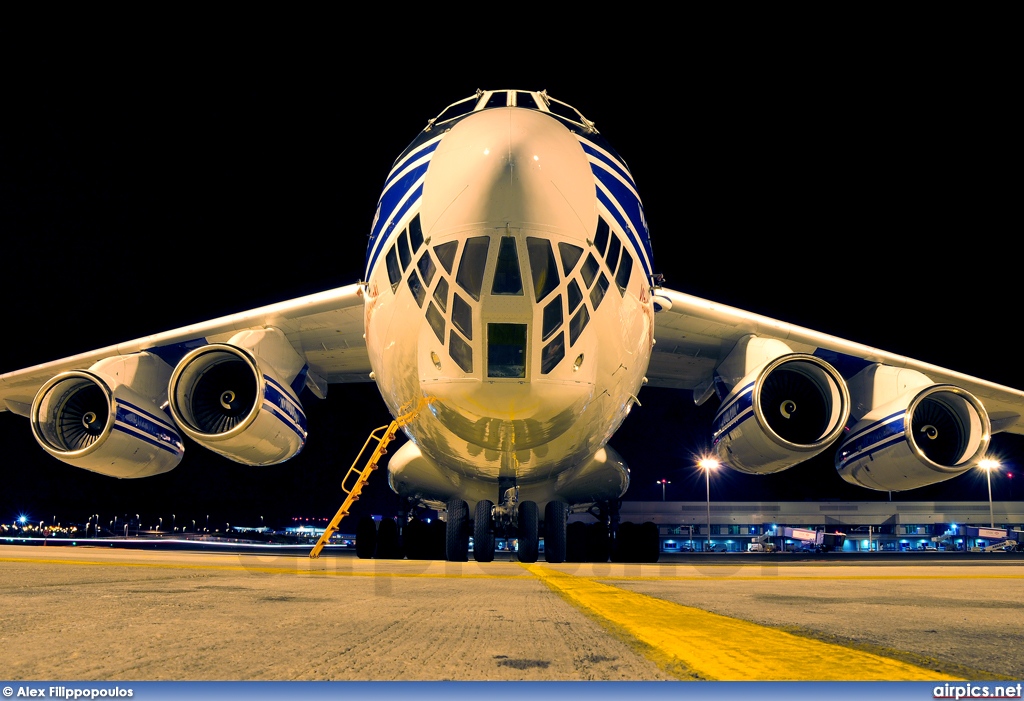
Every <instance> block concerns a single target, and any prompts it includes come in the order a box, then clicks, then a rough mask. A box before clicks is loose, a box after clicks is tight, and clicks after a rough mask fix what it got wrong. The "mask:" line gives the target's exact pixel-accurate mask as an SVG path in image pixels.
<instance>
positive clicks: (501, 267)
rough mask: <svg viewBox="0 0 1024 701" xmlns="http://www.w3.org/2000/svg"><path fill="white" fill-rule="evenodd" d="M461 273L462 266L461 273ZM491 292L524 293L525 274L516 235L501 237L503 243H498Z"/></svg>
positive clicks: (460, 269) (460, 272)
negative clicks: (520, 263) (520, 267)
mask: <svg viewBox="0 0 1024 701" xmlns="http://www.w3.org/2000/svg"><path fill="white" fill-rule="evenodd" d="M463 260H465V258H463ZM461 274H462V268H461V266H460V267H459V275H461ZM467 292H468V290H467ZM491 294H492V295H521V294H523V276H522V274H521V273H520V271H519V253H518V252H517V250H516V239H515V237H514V236H502V237H501V243H500V244H499V245H498V264H497V265H496V266H494V282H493V283H491Z"/></svg>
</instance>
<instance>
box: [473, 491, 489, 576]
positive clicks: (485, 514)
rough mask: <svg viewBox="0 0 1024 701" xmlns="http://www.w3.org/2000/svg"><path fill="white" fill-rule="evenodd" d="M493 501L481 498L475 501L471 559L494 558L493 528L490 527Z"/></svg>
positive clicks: (487, 560)
mask: <svg viewBox="0 0 1024 701" xmlns="http://www.w3.org/2000/svg"><path fill="white" fill-rule="evenodd" d="M493 506H494V502H492V501H489V500H487V499H481V500H480V501H478V502H477V503H476V518H474V519H473V559H474V560H476V561H477V562H491V561H493V560H494V529H493V528H492V527H491V507H493Z"/></svg>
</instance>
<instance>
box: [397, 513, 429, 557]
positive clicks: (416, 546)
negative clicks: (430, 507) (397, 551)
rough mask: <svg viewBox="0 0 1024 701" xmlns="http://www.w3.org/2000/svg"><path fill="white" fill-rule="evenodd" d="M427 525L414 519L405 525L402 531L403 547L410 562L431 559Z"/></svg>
mask: <svg viewBox="0 0 1024 701" xmlns="http://www.w3.org/2000/svg"><path fill="white" fill-rule="evenodd" d="M428 536H429V533H428V530H427V524H425V523H424V522H423V521H422V520H421V519H418V518H414V519H412V520H411V521H409V523H407V524H405V529H403V531H402V545H403V546H404V549H405V556H406V557H407V558H409V559H410V560H425V559H427V558H428V557H429V551H428V547H429V542H430V541H429V540H428Z"/></svg>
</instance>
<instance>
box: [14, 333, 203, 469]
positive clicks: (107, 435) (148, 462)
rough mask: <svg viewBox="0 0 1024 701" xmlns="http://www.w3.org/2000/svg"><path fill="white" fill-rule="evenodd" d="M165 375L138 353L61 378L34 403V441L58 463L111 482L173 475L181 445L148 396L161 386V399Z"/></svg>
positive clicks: (153, 359) (162, 368) (157, 363)
mask: <svg viewBox="0 0 1024 701" xmlns="http://www.w3.org/2000/svg"><path fill="white" fill-rule="evenodd" d="M169 371H170V368H169V367H167V365H166V364H165V363H163V361H161V360H159V359H158V358H156V357H155V356H150V355H148V354H145V353H143V354H139V355H135V356H129V357H126V358H120V357H118V358H110V359H108V360H104V361H101V362H100V363H97V364H96V365H94V366H93V367H92V368H90V369H89V370H76V371H72V372H64V373H61V374H59V375H57V376H56V377H53V378H52V379H50V380H49V381H47V382H46V383H45V384H43V386H42V387H40V388H39V391H38V392H37V393H36V396H35V398H34V399H33V400H32V408H31V411H30V415H29V418H30V423H31V426H32V435H34V436H35V438H36V441H38V442H39V445H41V446H42V447H43V449H44V450H45V451H46V452H47V453H49V454H50V455H52V456H53V457H55V458H57V459H58V460H60V461H61V462H65V463H67V464H68V465H73V466H75V467H81V468H83V469H86V470H91V471H92V472H98V473H100V474H103V475H108V476H110V477H121V478H133V477H150V476H152V475H159V474H161V473H164V472H167V471H169V470H172V469H174V468H175V467H177V466H178V463H180V462H181V458H182V456H183V455H184V452H185V446H184V443H183V442H182V439H181V436H180V435H179V433H178V431H177V429H176V428H175V427H174V425H173V424H172V423H171V421H170V420H169V418H168V416H167V414H166V413H165V412H164V411H162V410H160V409H159V408H158V406H157V404H156V402H155V401H154V399H153V396H154V394H155V393H154V392H152V391H150V390H152V389H153V385H154V384H156V383H159V384H160V385H161V389H160V391H161V392H162V386H166V385H165V384H164V383H166V379H167V374H168V373H169ZM125 381H127V382H128V383H129V384H125V383H124V382H125Z"/></svg>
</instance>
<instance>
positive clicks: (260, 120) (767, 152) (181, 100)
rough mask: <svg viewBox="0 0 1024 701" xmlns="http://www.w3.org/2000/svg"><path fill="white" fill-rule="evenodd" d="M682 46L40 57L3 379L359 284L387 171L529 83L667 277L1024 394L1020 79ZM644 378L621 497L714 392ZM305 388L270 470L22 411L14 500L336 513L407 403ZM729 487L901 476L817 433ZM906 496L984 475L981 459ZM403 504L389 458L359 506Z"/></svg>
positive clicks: (673, 452)
mask: <svg viewBox="0 0 1024 701" xmlns="http://www.w3.org/2000/svg"><path fill="white" fill-rule="evenodd" d="M878 51H881V52H882V53H881V54H879V53H878ZM683 58H684V57H681V58H680V62H679V65H678V66H676V67H673V68H671V70H668V69H667V67H666V66H665V65H664V64H662V63H661V62H660V61H657V62H655V61H651V62H649V63H646V64H645V63H644V62H643V61H639V62H638V63H637V64H636V65H634V66H631V67H630V70H629V71H627V72H626V73H625V74H623V73H620V74H619V75H618V77H615V76H614V75H613V74H607V73H603V72H601V71H600V70H599V67H598V66H593V65H592V66H584V65H581V64H580V63H579V62H577V61H569V60H561V61H555V62H554V63H553V64H552V65H550V66H544V67H536V68H517V69H516V68H510V67H509V65H504V66H494V65H488V64H487V63H486V62H484V63H483V64H481V65H477V66H473V65H471V63H472V62H469V61H465V62H460V63H459V64H457V65H450V66H445V65H440V66H438V65H435V66H431V67H429V70H427V69H428V67H427V66H419V67H416V66H409V67H407V69H408V71H407V72H406V73H405V74H404V76H405V77H404V78H397V77H396V76H395V75H392V74H382V73H381V72H379V71H372V70H364V69H363V64H364V62H365V60H364V59H365V57H364V56H362V55H359V54H357V53H356V52H355V51H354V49H331V50H330V51H326V52H325V53H324V54H323V55H314V54H312V53H311V54H308V55H307V54H304V53H301V52H299V53H287V54H284V53H281V54H276V53H275V54H272V55H271V54H267V55H265V56H263V57H262V58H260V59H253V58H252V57H251V56H246V55H237V56H233V57H232V58H229V59H220V60H211V61H209V62H206V63H205V64H203V65H202V67H201V68H199V67H194V66H193V67H185V66H184V65H183V64H180V63H179V62H177V61H176V60H174V59H173V57H171V58H166V57H165V58H161V59H159V60H157V59H148V58H146V56H145V55H143V56H137V55H136V56H134V57H133V58H132V60H123V58H122V59H118V60H111V61H110V62H109V64H106V63H105V64H103V65H96V64H95V63H92V62H83V63H81V64H79V63H75V62H72V63H66V64H62V65H60V66H59V67H57V66H54V67H52V68H48V67H45V66H44V67H40V68H39V69H38V70H39V71H40V73H39V74H37V75H34V76H32V78H33V79H31V80H25V81H23V82H21V83H17V84H15V85H13V86H11V87H9V88H8V90H7V92H6V93H5V97H6V100H5V102H6V108H5V114H4V118H5V121H4V122H3V124H4V126H2V128H0V129H2V131H0V232H2V233H3V240H4V253H3V265H2V266H0V269H2V282H3V289H4V291H5V299H6V304H5V311H6V314H5V316H6V318H5V324H4V328H3V331H2V332H0V339H2V342H0V372H6V371H10V370H14V369H17V368H20V367H25V366H28V365H33V364H36V363H41V362H46V361H50V360H53V359H56V358H60V357H63V356H66V355H70V354H74V353H77V352H81V351H85V350H89V349H92V348H95V347H98V346H102V345H107V344H111V343H115V342H119V341H124V340H128V339H133V338H136V337H139V336H142V335H145V334H149V333H154V332H159V331H163V330H167V329H171V328H175V327H178V326H182V325H185V324H188V323H192V322H197V321H202V320H206V319H209V318H213V317H216V316H220V315H224V314H229V313H234V312H238V311H242V310H245V309H250V308H253V307H256V306H260V305H263V304H268V303H272V302H277V301H281V300H284V299H289V298H292V297H296V296H300V295H303V294H307V293H311V292H315V291H319V290H323V289H328V288H331V287H335V286H339V285H343V284H347V283H350V282H354V281H356V280H357V279H359V277H360V275H361V272H362V263H363V255H364V250H365V245H366V240H367V234H368V232H369V228H370V223H371V221H372V219H373V214H374V209H375V206H376V202H377V197H378V195H379V191H380V187H381V186H382V185H383V182H384V178H385V176H386V174H387V172H388V170H389V169H390V167H391V164H392V162H393V160H394V158H395V157H396V156H398V154H399V153H400V152H401V151H402V149H403V148H404V147H405V146H406V145H407V144H408V143H409V142H410V141H411V140H412V139H413V138H414V137H415V136H416V134H417V133H418V131H419V130H420V129H422V128H423V126H425V124H426V120H427V119H429V118H431V117H433V116H435V115H436V114H437V113H439V112H440V111H441V110H442V109H443V108H444V107H445V106H446V105H448V104H449V103H451V102H454V101H456V100H458V99H461V98H463V97H466V96H468V95H470V94H471V93H473V91H474V90H476V89H477V88H486V89H490V88H519V89H547V90H548V92H549V94H551V95H552V96H553V97H556V98H558V99H560V100H563V101H565V102H568V103H570V104H572V105H573V106H575V107H577V108H578V109H579V110H580V111H581V112H582V113H583V114H584V115H585V116H587V117H588V118H589V119H591V120H593V121H594V122H596V125H597V128H598V130H600V131H601V132H602V133H603V134H604V135H605V137H607V138H608V140H609V141H610V142H611V143H612V145H613V146H615V148H616V149H617V150H618V151H619V153H620V154H621V155H622V156H623V157H624V158H625V160H626V162H627V163H628V164H629V166H630V168H631V170H632V173H633V176H634V178H635V180H636V182H637V186H638V189H639V192H640V196H641V198H642V200H643V202H644V205H645V209H646V216H647V220H648V223H649V226H650V231H651V237H652V242H653V247H654V252H655V269H656V271H658V272H661V273H663V274H664V276H665V281H666V285H667V286H670V287H672V288H675V289H678V290H681V291H684V292H688V293H691V294H696V295H699V296H702V297H707V298H710V299H713V300H716V301H720V302H724V303H727V304H731V305H733V306H737V307H740V308H744V309H748V310H750V311H754V312H757V313H761V314H766V315H769V316H772V317H775V318H779V319H782V320H785V321H789V322H793V323H796V324H800V325H804V326H808V327H811V328H814V329H817V330H821V331H824V332H827V333H831V334H835V335H837V336H841V337H844V338H849V339H851V340H854V341H858V342H862V343H866V344H869V345H873V346H877V347H880V348H884V349H886V350H889V351H893V352H897V353H902V354H905V355H909V356H912V357H915V358H919V359H921V360H925V361H928V362H932V363H936V364H939V365H943V366H946V367H949V368H952V369H956V370H959V371H962V372H966V373H969V374H973V375H977V376H979V377H983V378H985V379H988V380H992V381H995V382H1000V383H1004V384H1008V385H1011V386H1016V387H1024V370H1022V368H1021V363H1020V361H1019V351H1018V348H1019V342H1018V341H1017V340H1016V339H1017V337H1018V336H1019V331H1018V329H1017V328H1016V327H1017V325H1018V323H1019V318H1020V313H1019V309H1020V304H1019V299H1020V293H1019V290H1020V287H1021V286H1020V282H1019V277H1020V265H1019V263H1018V259H1019V253H1018V245H1017V243H1016V241H1015V239H1017V238H1018V237H1019V235H1020V231H1021V226H1020V215H1019V210H1018V209H1017V208H1016V207H1014V206H1013V205H1014V203H1015V200H1016V199H1017V196H1018V193H1017V190H1018V189H1019V185H1017V180H1018V179H1017V178H1011V177H1009V176H1008V173H1007V166H1006V165H1004V164H1008V163H1018V162H1019V161H1020V159H1019V157H1018V156H1019V153H1018V152H1019V150H1020V144H1019V135H1018V131H1019V130H1018V128H1017V127H1016V126H1014V127H1013V128H1011V123H1010V117H1009V115H1010V114H1011V111H1010V110H1009V108H1008V105H1007V104H1004V102H1003V101H1004V100H1008V99H1009V96H1007V97H1005V98H1004V97H1002V94H1003V93H1004V92H1005V91H998V90H994V89H993V82H994V81H993V80H992V79H991V78H988V79H983V78H979V77H978V75H977V73H973V72H971V71H969V70H966V69H965V67H964V64H963V62H962V61H960V60H959V59H958V60H953V59H950V60H948V61H942V60H937V59H932V60H929V61H928V62H926V63H925V62H922V61H920V60H918V59H916V58H915V57H914V56H912V55H910V54H909V53H906V54H905V53H903V52H902V51H897V50H891V51H886V49H885V48H884V47H880V48H878V49H877V50H876V52H875V53H874V54H872V58H870V59H865V58H864V56H863V54H851V53H849V52H845V51H840V50H835V51H832V52H823V53H820V54H818V55H817V56H816V57H815V59H814V60H808V59H807V56H804V55H800V54H799V53H798V52H794V51H786V50H779V51H778V52H777V53H775V52H768V53H766V54H764V55H758V56H756V57H752V56H738V55H737V56H733V57H732V58H730V59H722V54H718V55H717V56H716V57H715V60H711V59H710V58H708V57H706V56H705V57H703V58H702V60H696V61H687V60H683ZM691 58H692V57H691ZM463 63H465V65H462V64H463ZM640 75H645V76H648V77H644V78H639V77H637V76H640ZM654 76H658V77H654ZM639 399H640V402H641V404H642V406H641V407H634V410H633V412H632V414H631V415H630V416H629V418H628V419H627V420H626V422H625V424H624V425H623V427H622V428H621V429H620V431H619V433H618V434H617V435H616V437H615V438H614V439H613V440H612V442H611V443H612V445H613V446H614V447H616V448H617V449H618V450H619V451H620V452H621V453H622V455H623V457H624V458H625V459H626V461H627V462H628V463H629V465H630V467H631V469H632V474H633V484H632V486H631V488H630V490H629V493H628V494H627V495H626V498H627V499H660V498H661V487H660V486H659V485H657V484H655V480H657V479H661V478H665V479H669V480H671V482H672V484H671V485H669V486H668V488H667V489H668V492H667V493H668V498H669V499H684V500H703V499H704V497H705V492H704V481H703V477H702V476H701V475H700V474H698V473H697V471H696V470H695V469H693V460H692V456H693V454H694V453H696V452H698V451H700V450H701V449H702V448H704V447H706V446H707V445H708V442H709V436H710V421H711V418H712V417H713V415H714V411H715V408H716V402H709V403H708V404H707V405H705V406H704V407H701V408H695V407H694V406H693V404H692V401H691V399H690V397H689V395H688V393H680V392H673V391H670V390H658V389H653V388H645V389H644V390H642V392H641V393H640V395H639ZM306 409H307V412H308V415H309V428H310V435H309V440H308V443H307V446H306V448H305V450H304V451H303V452H302V453H301V454H300V455H299V456H298V457H296V458H295V459H293V460H291V461H289V462H286V463H283V464H282V465H279V466H274V467H269V468H248V467H243V466H240V465H237V464H235V463H232V462H230V461H228V460H226V459H223V458H220V457H217V456H215V455H213V454H212V453H209V452H207V451H205V450H203V449H201V448H199V447H198V446H197V445H195V444H193V443H190V442H188V441H187V440H186V457H185V459H184V461H183V462H182V463H181V465H180V466H179V467H178V468H177V469H176V470H174V471H173V472H171V473H169V474H167V475H162V476H159V477H154V478H150V479H145V480H124V481H118V480H115V479H112V478H108V477H103V476H100V475H95V474H92V473H89V472H86V471H83V470H79V469H75V468H72V467H70V466H67V465H64V464H63V463H60V462H58V461H57V460H55V459H53V458H50V457H49V456H47V455H46V454H45V453H44V452H43V451H42V449H41V448H39V447H38V446H37V445H36V443H35V440H34V439H33V438H32V435H31V432H30V430H29V427H28V422H27V420H26V419H25V418H23V417H20V416H17V415H13V414H11V413H3V414H0V445H2V446H3V447H2V450H0V485H2V487H0V521H3V522H10V521H11V520H12V519H13V518H15V517H16V515H17V514H18V513H26V514H28V515H30V517H31V518H33V520H46V521H50V520H51V518H52V517H54V516H56V517H57V518H58V520H63V521H67V520H78V521H84V520H85V519H86V518H87V517H88V515H89V514H92V513H99V514H100V515H101V520H102V521H104V522H106V520H108V518H112V517H113V516H114V515H117V516H119V517H121V516H123V515H124V514H135V513H141V514H143V521H146V520H147V519H149V518H153V519H154V520H155V518H157V517H163V518H164V519H165V523H166V522H167V521H168V520H169V519H170V518H171V514H172V513H173V514H175V517H174V518H175V520H176V522H177V523H178V525H181V524H183V523H186V524H187V523H190V522H191V520H192V519H197V520H198V521H199V523H200V524H202V522H203V520H204V519H205V517H206V515H207V514H210V521H211V525H212V524H213V523H221V524H222V523H223V522H225V521H230V522H233V523H236V524H237V523H241V522H246V521H248V522H257V521H259V517H260V516H264V517H265V518H266V520H267V521H268V522H271V523H276V524H283V523H284V522H286V521H287V520H288V519H289V518H290V517H293V516H310V517H330V516H331V515H333V514H334V512H335V510H336V509H337V507H338V506H339V505H340V503H341V498H342V495H341V493H340V491H339V490H338V482H339V481H340V479H341V477H342V475H343V474H344V472H345V470H347V468H348V466H349V464H350V463H351V461H352V459H353V458H354V456H355V453H356V452H357V451H358V449H359V448H360V447H361V446H362V443H363V441H364V440H365V437H366V435H367V434H368V432H369V431H370V430H371V429H373V428H376V427H377V426H382V425H385V424H387V423H388V422H389V421H390V417H389V416H388V414H387V412H386V410H385V408H384V405H383V403H382V402H381V401H380V398H379V395H378V393H377V390H376V387H375V386H374V385H372V384H365V385H348V386H334V387H332V389H331V392H330V396H329V398H328V399H327V400H326V401H322V402H321V401H313V402H309V403H307V404H306ZM994 447H995V448H996V449H997V450H999V451H1001V452H1002V453H1003V456H1004V458H1005V459H1006V460H1007V461H1008V462H1009V463H1010V464H1013V463H1014V461H1016V460H1019V459H1020V456H1021V455H1024V452H1022V448H1024V443H1022V442H1021V440H1020V439H1018V438H1016V437H1013V436H997V437H996V439H995V442H994ZM1015 480H1019V481H1024V477H1015V478H1012V479H1011V478H1008V477H1006V476H1005V475H998V476H995V477H994V478H993V489H994V496H995V498H996V499H997V500H999V499H1005V498H1012V497H1016V498H1020V497H1022V496H1024V487H1019V486H1017V488H1016V492H1014V491H1013V489H1014V487H1015V486H1016V485H1014V481H1015ZM712 498H713V499H722V500H726V499H765V500H803V499H851V500H877V499H887V498H888V495H887V494H885V493H876V492H872V491H869V490H863V489H858V488H856V487H852V486H849V485H847V484H846V483H844V482H842V480H840V479H839V478H838V476H837V475H836V473H835V468H834V466H833V455H832V451H828V452H827V453H826V454H825V455H823V456H821V457H820V458H817V459H815V460H812V461H809V462H808V463H806V464H804V465H801V466H798V467H796V468H793V469H792V470H790V471H788V472H786V473H783V474H781V475H774V476H768V477H751V476H746V475H741V474H739V473H735V472H729V471H725V472H723V473H722V474H719V475H717V476H716V477H715V478H714V479H713V483H712ZM893 498H899V499H949V498H955V499H978V500H984V499H986V498H987V492H986V491H985V482H984V478H983V477H979V476H978V475H976V474H966V475H962V476H960V477H957V478H955V479H953V480H951V481H949V482H946V483H944V484H943V485H940V486H937V487H931V488H926V489H920V490H915V491H912V492H907V493H904V494H901V495H898V496H897V495H894V497H893ZM395 504H397V498H396V497H394V495H392V494H391V493H390V491H389V489H388V488H387V485H386V478H385V476H384V474H383V471H382V472H381V473H378V475H376V476H375V479H374V480H372V481H371V484H370V487H369V488H368V490H367V492H366V496H365V497H364V499H363V501H362V502H361V503H360V504H358V505H357V510H356V512H355V513H359V511H360V510H362V509H385V508H390V507H393V506H394V505H395Z"/></svg>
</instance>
